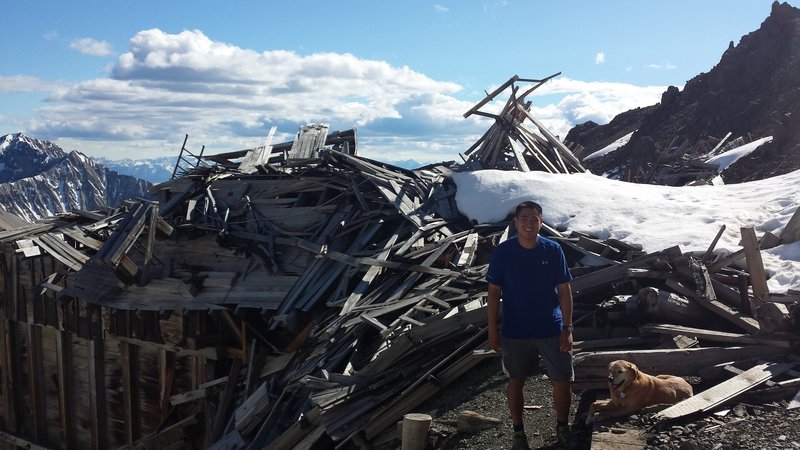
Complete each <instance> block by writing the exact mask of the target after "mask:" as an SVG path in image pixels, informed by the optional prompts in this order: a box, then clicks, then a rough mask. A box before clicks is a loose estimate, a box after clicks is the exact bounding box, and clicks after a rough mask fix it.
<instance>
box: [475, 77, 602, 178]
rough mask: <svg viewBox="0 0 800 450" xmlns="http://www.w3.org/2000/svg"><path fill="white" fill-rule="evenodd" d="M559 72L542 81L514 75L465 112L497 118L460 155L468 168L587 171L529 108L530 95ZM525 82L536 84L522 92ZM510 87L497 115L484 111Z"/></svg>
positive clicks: (553, 171)
mask: <svg viewBox="0 0 800 450" xmlns="http://www.w3.org/2000/svg"><path fill="white" fill-rule="evenodd" d="M558 75H561V73H560V72H559V73H556V74H553V75H550V76H549V77H546V78H543V79H541V80H533V79H527V78H520V77H519V76H517V75H514V76H513V77H511V78H509V79H508V81H506V82H505V83H503V84H502V85H500V86H499V87H498V88H497V89H495V90H494V91H492V92H491V93H490V94H488V95H487V96H486V98H484V99H483V100H481V101H480V102H478V103H477V104H476V105H475V106H473V107H472V108H471V109H470V110H469V111H467V112H465V113H464V117H465V118H467V117H469V116H471V115H473V114H474V115H478V116H484V117H489V118H491V119H494V123H493V124H492V126H491V127H489V129H488V130H487V131H486V132H485V133H484V134H483V135H482V136H481V137H480V138H479V139H478V140H477V141H476V142H475V143H474V144H473V145H472V146H471V147H470V148H468V149H467V150H466V151H465V152H464V154H463V155H461V158H462V159H463V160H464V166H465V168H467V169H471V170H478V169H501V170H519V171H522V172H529V171H531V170H539V171H543V172H550V173H577V172H586V169H584V168H583V166H582V165H581V163H580V161H578V158H576V157H575V155H573V153H572V152H571V151H570V150H569V149H568V148H567V146H566V145H564V143H563V142H561V140H560V139H558V137H557V136H554V135H553V133H551V132H550V131H549V130H548V129H547V128H546V127H545V126H544V125H543V124H542V123H541V122H540V121H539V120H537V119H536V118H535V117H534V116H533V115H532V114H531V111H530V108H531V104H532V102H531V101H530V100H527V97H528V95H530V94H531V93H533V91H535V90H536V89H538V88H539V87H541V86H542V85H543V84H544V83H546V82H547V81H549V80H551V79H552V78H555V77H557V76H558ZM523 83H533V86H530V87H528V88H527V89H525V90H524V91H523V92H519V91H520V89H521V88H522V87H523V85H522V84H523ZM507 90H510V91H511V92H510V94H509V96H508V100H507V101H506V103H505V105H503V107H502V109H501V110H500V112H499V113H498V114H495V113H490V112H486V111H482V110H481V108H483V107H484V106H485V105H486V104H487V103H489V102H490V101H492V100H493V99H495V98H496V97H497V96H498V95H500V94H502V93H504V92H506V91H507ZM526 121H527V122H526ZM530 125H532V127H531V126H530Z"/></svg>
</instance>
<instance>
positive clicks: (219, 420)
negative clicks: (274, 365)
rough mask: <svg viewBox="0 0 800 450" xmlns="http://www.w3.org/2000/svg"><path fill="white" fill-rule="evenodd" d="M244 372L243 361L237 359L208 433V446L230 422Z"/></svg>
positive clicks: (232, 364)
mask: <svg viewBox="0 0 800 450" xmlns="http://www.w3.org/2000/svg"><path fill="white" fill-rule="evenodd" d="M241 370H242V360H241V359H239V358H236V359H234V360H233V363H231V370H230V374H229V375H228V382H227V383H225V389H224V390H223V391H222V396H221V397H220V400H219V404H218V405H217V413H216V414H215V415H214V421H213V422H212V426H211V429H210V430H209V433H208V439H207V440H206V444H209V443H210V442H216V441H217V440H218V439H219V437H220V436H221V435H222V432H223V431H224V428H225V424H226V423H227V421H228V417H229V412H230V409H231V406H232V404H233V399H234V393H235V392H236V386H237V385H238V384H239V377H240V373H241Z"/></svg>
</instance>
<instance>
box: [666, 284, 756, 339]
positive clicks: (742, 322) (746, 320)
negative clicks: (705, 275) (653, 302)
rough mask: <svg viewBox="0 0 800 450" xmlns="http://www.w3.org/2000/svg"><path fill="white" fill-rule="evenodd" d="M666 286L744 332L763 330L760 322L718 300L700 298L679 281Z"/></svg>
mask: <svg viewBox="0 0 800 450" xmlns="http://www.w3.org/2000/svg"><path fill="white" fill-rule="evenodd" d="M665 284H666V285H667V287H668V288H670V289H672V290H674V291H675V292H678V293H679V294H681V295H684V296H687V297H691V298H693V299H696V300H698V303H700V304H701V305H703V306H705V307H706V308H708V309H709V310H710V311H712V312H713V313H715V314H717V315H719V316H720V317H722V318H723V319H725V320H727V321H729V322H731V323H733V324H735V325H737V326H739V327H741V328H742V329H743V330H745V331H747V332H750V333H758V332H759V331H760V330H761V327H760V326H759V325H758V322H757V321H756V320H755V319H753V318H752V317H748V316H746V315H745V314H743V313H741V312H739V311H736V310H734V309H733V308H731V307H729V306H728V305H726V304H724V303H722V302H720V301H718V300H706V299H704V298H702V297H701V296H699V295H698V293H697V291H695V290H694V289H691V288H689V287H687V286H685V285H684V284H682V283H681V282H679V281H677V280H674V279H672V278H670V279H667V281H666V283H665Z"/></svg>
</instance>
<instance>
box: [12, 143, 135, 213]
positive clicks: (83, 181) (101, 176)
mask: <svg viewBox="0 0 800 450" xmlns="http://www.w3.org/2000/svg"><path fill="white" fill-rule="evenodd" d="M148 188H149V183H148V182H147V181H144V180H140V179H137V178H134V177H132V176H129V175H122V174H120V173H118V172H115V171H113V170H110V169H108V168H107V167H105V166H104V165H102V164H100V163H98V162H96V161H94V160H92V159H91V158H88V157H87V156H86V155H84V154H83V153H80V152H77V151H72V152H69V153H67V152H65V151H64V150H62V149H61V148H60V147H59V146H57V145H55V144H53V143H52V142H49V141H41V140H39V139H35V138H32V137H29V136H25V135H24V134H22V133H16V134H7V135H5V136H1V137H0V206H2V208H3V209H4V210H5V211H6V212H8V213H11V214H13V215H15V216H17V217H20V218H22V219H24V220H26V221H28V222H34V221H36V220H38V219H42V218H45V217H52V216H54V215H57V214H59V213H65V212H70V211H72V210H73V209H85V210H98V209H102V208H104V207H115V206H118V205H119V204H120V203H122V201H124V200H126V199H130V198H137V197H140V198H149V197H150V194H149V193H148Z"/></svg>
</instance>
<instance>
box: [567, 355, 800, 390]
mask: <svg viewBox="0 0 800 450" xmlns="http://www.w3.org/2000/svg"><path fill="white" fill-rule="evenodd" d="M786 352H787V351H786V350H785V349H781V348H778V347H770V346H765V345H748V346H744V347H740V346H736V347H703V348H687V349H680V350H676V349H656V350H614V351H601V352H585V353H578V354H576V355H575V359H574V366H575V382H574V383H573V387H572V388H573V390H574V391H577V390H580V389H603V388H607V387H608V363H610V362H611V361H614V360H617V359H625V360H627V361H631V362H632V363H634V364H636V365H637V366H638V367H639V368H640V369H641V370H643V371H644V372H645V373H649V374H660V373H670V374H673V375H677V376H694V375H696V374H697V373H698V372H699V371H700V370H701V369H703V368H705V367H708V366H711V365H714V364H720V363H730V362H731V361H737V360H745V359H747V358H754V357H760V358H765V357H771V356H775V357H777V356H779V355H783V354H786Z"/></svg>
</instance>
